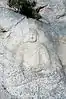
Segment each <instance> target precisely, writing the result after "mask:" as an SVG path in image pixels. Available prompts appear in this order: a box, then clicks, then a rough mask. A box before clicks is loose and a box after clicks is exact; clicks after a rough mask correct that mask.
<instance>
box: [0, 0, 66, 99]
mask: <svg viewBox="0 0 66 99" xmlns="http://www.w3.org/2000/svg"><path fill="white" fill-rule="evenodd" d="M37 1H38V0H37ZM39 1H40V0H39ZM39 1H38V3H40V2H39ZM47 2H48V3H49V6H48V7H47V8H45V10H44V12H45V17H46V19H49V21H50V24H46V22H44V21H43V23H42V22H39V21H36V20H34V19H30V18H29V19H27V18H26V17H24V16H21V15H20V14H18V13H15V12H13V11H10V10H8V9H4V8H0V12H1V13H0V16H1V17H0V26H1V30H0V31H1V32H0V33H1V35H0V78H1V80H0V85H1V88H0V89H1V90H2V91H3V94H2V95H1V93H2V92H0V97H1V99H66V73H65V70H64V68H66V67H64V66H63V63H64V59H63V60H62V58H61V57H60V55H61V54H60V55H59V54H58V51H59V50H58V49H59V47H58V46H59V39H58V37H59V38H60V36H61V35H65V33H64V34H63V33H62V31H61V30H60V29H59V28H62V29H63V31H65V28H64V27H63V26H65V23H64V22H63V20H64V19H63V17H62V18H61V17H60V18H59V19H56V15H59V13H60V11H59V13H57V12H58V11H57V10H58V9H59V10H60V8H62V7H63V8H64V6H63V2H60V0H56V1H55V0H50V2H49V0H48V1H47ZM47 2H46V1H45V3H47ZM59 3H60V5H61V6H62V7H60V6H59V8H58V9H57V7H58V5H59ZM50 7H51V8H50ZM51 9H52V10H51ZM44 12H43V10H42V11H41V12H40V13H41V14H43V16H44ZM61 19H63V20H61ZM5 22H6V23H5ZM60 23H62V24H60ZM3 29H5V30H6V31H5V32H3V31H2V30H3ZM64 49H65V48H64ZM59 52H61V50H60V51H59ZM63 57H64V55H63ZM2 97H3V98H2Z"/></svg>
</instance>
